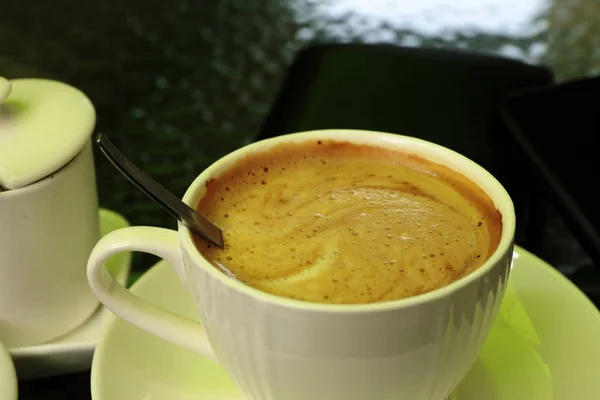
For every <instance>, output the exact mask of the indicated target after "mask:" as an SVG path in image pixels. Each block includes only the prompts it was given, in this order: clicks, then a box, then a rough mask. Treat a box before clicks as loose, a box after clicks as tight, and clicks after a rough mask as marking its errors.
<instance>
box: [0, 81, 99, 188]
mask: <svg viewBox="0 0 600 400" xmlns="http://www.w3.org/2000/svg"><path fill="white" fill-rule="evenodd" d="M8 82H9V83H10V85H7V84H6V83H7V80H6V79H0V103H1V102H4V104H5V105H6V108H5V110H4V111H5V112H3V113H2V115H0V125H1V128H2V130H1V132H2V135H0V186H4V187H5V188H8V189H17V188H22V187H25V186H27V185H30V184H32V183H33V182H36V181H38V180H40V179H42V178H44V177H46V176H48V175H50V174H51V173H53V172H55V171H57V170H58V169H60V168H61V167H62V166H64V165H66V164H67V163H68V162H69V161H71V160H72V159H73V158H74V157H75V156H76V155H77V154H78V153H79V152H80V151H81V149H83V147H84V146H85V144H86V142H87V141H88V140H89V138H90V135H91V133H92V129H93V128H94V124H95V123H96V112H95V110H94V106H93V105H92V103H91V102H90V100H89V99H88V98H87V97H86V96H85V95H84V94H83V93H82V92H80V91H79V90H78V89H76V88H74V87H72V86H69V85H67V84H65V83H62V82H56V81H51V80H47V79H13V80H10V81H8Z"/></svg>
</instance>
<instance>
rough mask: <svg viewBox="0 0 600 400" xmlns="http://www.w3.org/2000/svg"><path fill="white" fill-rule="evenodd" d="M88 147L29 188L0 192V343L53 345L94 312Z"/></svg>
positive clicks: (93, 198) (94, 236) (94, 211)
mask: <svg viewBox="0 0 600 400" xmlns="http://www.w3.org/2000/svg"><path fill="white" fill-rule="evenodd" d="M99 235H100V233H99V227H98V200H97V195H96V180H95V173H94V163H93V156H92V147H91V143H90V142H89V141H88V143H87V144H86V145H85V146H84V148H83V149H82V150H81V151H80V152H79V154H78V155H77V156H76V157H75V158H74V159H73V160H71V161H70V162H69V163H68V164H67V165H65V166H64V167H62V168H61V169H60V170H58V171H57V172H55V173H53V174H51V175H49V176H47V177H45V178H44V179H42V180H39V181H37V182H35V183H33V184H31V185H28V186H24V187H22V188H18V189H12V190H6V191H3V192H0V341H1V342H3V343H4V345H5V346H7V347H8V348H12V347H18V346H26V345H33V344H38V343H41V342H45V341H48V340H51V339H54V338H56V337H58V336H61V335H62V334H64V333H66V332H68V331H70V330H72V329H73V328H75V327H76V326H78V325H79V324H81V323H82V322H83V321H84V320H85V319H86V318H87V317H88V316H90V315H91V313H92V312H93V311H94V309H95V308H96V307H97V306H98V300H97V299H96V298H95V297H94V295H93V294H92V292H91V291H90V289H89V285H88V283H87V279H86V274H85V265H86V262H87V259H88V257H89V254H90V252H91V250H92V248H93V247H94V245H95V244H96V242H97V241H98V238H99Z"/></svg>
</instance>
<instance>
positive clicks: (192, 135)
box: [0, 0, 600, 400]
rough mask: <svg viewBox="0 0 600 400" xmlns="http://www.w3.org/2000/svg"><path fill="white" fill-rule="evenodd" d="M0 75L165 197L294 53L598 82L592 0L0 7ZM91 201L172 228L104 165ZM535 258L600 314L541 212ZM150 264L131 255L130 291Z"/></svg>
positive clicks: (595, 281) (216, 147)
mask: <svg viewBox="0 0 600 400" xmlns="http://www.w3.org/2000/svg"><path fill="white" fill-rule="evenodd" d="M0 7H1V8H2V11H0V49H1V51H0V73H1V74H2V75H4V76H6V77H8V78H17V77H44V78H50V79H57V80H61V81H65V82H68V83H70V84H72V85H75V86H77V87H79V88H80V89H82V90H83V91H84V92H85V93H87V94H88V95H89V97H90V98H91V100H92V101H93V103H94V104H95V106H96V109H97V112H98V121H97V130H98V131H102V132H105V133H107V134H108V135H110V137H111V139H112V140H113V141H114V143H115V144H116V145H117V146H118V147H119V148H120V149H121V150H122V151H123V152H124V153H125V154H127V156H129V157H130V158H131V160H132V161H133V162H135V163H137V164H138V165H140V166H142V167H143V169H145V170H146V171H147V172H148V173H150V174H151V175H152V176H153V177H155V178H156V179H157V180H158V181H160V182H162V183H163V184H164V185H165V186H166V187H168V188H169V189H171V190H173V191H174V192H175V193H176V194H180V195H181V194H183V192H184V191H185V189H186V188H187V186H188V184H189V183H190V182H191V181H192V179H193V178H194V177H195V176H196V175H197V174H198V172H199V171H201V170H202V169H203V168H205V167H206V166H208V165H209V164H210V163H211V162H213V161H214V160H216V159H217V158H219V157H220V156H222V155H224V154H226V153H228V152H230V151H231V150H233V149H235V148H238V147H240V146H242V145H244V144H247V143H249V142H251V141H252V139H253V137H254V136H255V133H256V132H258V129H259V127H260V124H261V121H262V120H263V118H264V116H265V115H266V113H267V111H268V109H269V106H270V104H271V102H272V100H273V98H274V96H275V94H276V91H277V89H278V87H279V84H280V82H281V81H282V79H283V74H284V72H285V69H286V67H287V66H288V65H289V64H290V62H291V61H292V59H293V57H294V55H295V53H296V52H297V50H298V49H300V48H301V47H303V46H306V45H307V44H310V43H322V42H349V41H350V42H363V43H364V42H367V43H368V42H378V43H381V42H385V43H395V44H399V45H405V46H428V47H449V48H464V49H469V50H473V51H479V52H484V53H493V54H501V55H506V56H510V57H516V58H521V59H523V60H526V61H529V62H533V63H541V64H544V65H548V66H550V67H551V68H552V69H553V70H554V72H555V74H556V77H557V79H558V80H565V79H570V78H575V77H580V76H585V75H588V74H593V73H597V72H599V71H600V51H598V48H600V19H598V18H597V16H598V15H600V3H599V2H597V1H595V0H577V1H566V0H522V1H516V0H510V1H508V0H507V1H502V2H500V1H494V0H481V1H475V0H469V1H463V2H460V4H459V5H457V3H456V2H452V1H449V0H423V1H421V2H394V1H386V0H371V1H369V2H361V1H357V0H324V1H320V2H317V1H308V0H307V1H300V2H299V1H279V0H257V1H235V0H219V1H212V2H209V1H205V2H193V1H191V0H175V1H169V2H164V1H158V0H147V1H141V0H130V1H126V2H121V1H117V0H108V1H104V2H91V3H89V4H88V3H86V7H81V3H80V2H78V1H75V0H56V1H53V2H45V1H42V0H30V1H29V2H28V7H23V6H22V5H21V4H20V2H19V1H17V0H7V1H3V2H2V5H1V6H0ZM96 168H97V178H98V188H99V196H100V202H101V204H102V205H103V206H105V207H108V208H111V209H113V210H116V211H118V212H120V213H122V214H123V215H125V216H126V217H127V218H128V219H129V220H130V221H131V223H132V224H135V225H156V226H165V227H173V226H174V221H173V220H172V219H171V218H170V217H169V216H168V215H166V214H165V213H163V212H162V210H160V209H159V208H158V207H157V206H156V205H155V204H153V203H152V202H150V201H149V200H148V199H147V198H145V197H144V196H143V195H142V194H141V193H140V192H138V191H137V190H136V189H134V188H133V187H132V186H131V185H130V184H129V183H128V182H127V181H126V180H125V179H124V178H123V177H121V176H120V175H119V174H118V172H117V171H116V170H114V169H113V167H112V166H110V165H109V164H108V163H107V162H106V161H105V160H104V159H103V158H102V157H99V156H98V155H97V157H96ZM547 211H548V217H549V223H548V227H547V229H546V232H545V238H544V239H545V241H544V247H543V248H542V249H540V251H538V255H540V256H541V257H542V258H545V259H546V260H547V261H549V262H550V263H552V264H553V265H555V266H556V267H557V268H558V269H559V270H561V271H562V272H563V273H564V274H566V275H567V276H568V277H569V278H570V279H571V280H573V281H574V282H575V283H576V284H577V285H578V286H579V287H581V288H582V289H583V290H584V291H585V292H586V294H588V295H589V296H590V297H591V298H592V299H593V300H594V301H595V302H596V304H597V305H600V274H599V272H598V268H596V267H595V266H593V265H592V263H591V261H590V259H589V258H588V257H587V255H586V254H585V253H584V252H583V250H582V249H581V247H580V246H579V244H578V243H577V242H576V241H575V240H574V238H573V237H572V235H571V234H570V232H569V231H568V230H567V228H566V227H565V225H564V223H563V221H562V220H561V219H560V218H559V217H558V215H557V214H556V212H555V211H554V210H553V209H552V208H549V209H548V210H547ZM155 261H156V259H155V258H153V257H151V256H136V257H135V259H134V270H133V274H132V280H135V279H137V277H139V275H140V274H141V273H143V271H145V270H146V269H147V268H148V267H149V266H150V265H151V264H152V263H153V262H155ZM19 390H20V399H25V400H27V399H34V398H35V399H37V398H42V397H41V396H42V394H43V398H45V399H55V398H56V399H86V398H90V394H89V373H81V374H75V375H71V376H65V377H59V378H52V379H45V380H37V381H31V382H23V383H21V384H20V386H19Z"/></svg>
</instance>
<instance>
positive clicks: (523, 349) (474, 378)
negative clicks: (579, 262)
mask: <svg viewBox="0 0 600 400" xmlns="http://www.w3.org/2000/svg"><path fill="white" fill-rule="evenodd" d="M131 290H132V291H133V292H134V293H136V294H137V295H138V296H140V297H142V298H144V299H146V300H148V301H150V302H152V303H155V304H158V305H160V306H162V307H164V308H165V309H168V310H171V311H173V312H175V313H177V314H180V315H182V316H186V317H188V318H192V319H197V318H196V316H195V311H194V306H193V304H192V301H191V299H190V298H189V296H188V295H187V294H186V293H185V291H184V290H183V289H182V286H181V284H180V283H179V281H178V280H177V277H176V275H175V273H174V272H173V271H172V270H171V268H170V267H169V266H168V265H166V264H165V263H164V262H160V263H158V264H157V265H156V266H155V267H153V268H152V269H151V270H150V271H148V272H147V273H146V274H144V276H142V278H140V280H139V281H138V282H136V284H135V285H134V286H133V287H132V289H131ZM599 367H600V312H598V310H597V308H596V307H595V306H594V305H593V304H592V303H591V302H590V301H589V300H588V299H587V297H586V296H585V295H584V294H583V293H581V292H580V291H579V289H577V287H576V286H575V285H573V284H572V283H571V282H569V281H568V280H567V279H566V278H564V277H563V276H562V275H561V274H560V273H559V272H558V271H556V270H555V269H554V268H553V267H551V266H550V265H548V264H547V263H545V262H544V261H542V260H540V259H539V258H537V257H535V256H534V255H532V254H530V253H529V252H527V251H525V250H523V249H521V248H516V249H515V257H514V265H513V268H512V271H511V278H510V282H509V287H508V289H507V293H506V296H505V299H504V302H503V303H502V307H501V309H500V314H499V316H498V318H497V320H496V323H495V325H494V327H493V328H492V331H491V333H490V335H489V337H488V339H487V341H486V343H485V345H484V347H483V349H482V351H481V353H480V355H479V357H478V359H477V361H476V362H475V364H474V365H473V367H472V368H471V370H470V371H469V373H468V375H467V376H466V377H465V379H464V380H463V382H462V383H461V384H460V385H459V386H458V387H457V388H456V390H455V391H454V393H453V394H452V396H451V400H597V399H599V398H600V397H599V394H600V368H599ZM91 385H92V398H93V399H94V400H121V399H123V400H125V399H127V400H142V399H178V400H192V399H194V400H197V399H207V400H208V399H210V400H243V399H244V397H243V396H242V395H241V394H240V392H239V391H238V390H237V389H236V388H235V387H234V386H233V384H232V383H231V381H230V380H229V378H228V377H227V375H226V374H225V372H224V371H223V369H222V368H221V367H220V366H219V365H217V364H215V363H213V362H211V361H208V360H204V359H203V358H201V357H199V356H196V355H194V354H193V353H190V352H188V351H187V350H184V349H182V348H179V347H177V346H175V345H172V344H169V343H167V342H165V341H162V340H161V339H158V338H156V337H154V336H152V335H150V334H149V333H146V332H144V331H142V330H140V329H138V328H136V327H134V326H132V325H130V324H129V323H127V322H125V321H123V320H121V319H119V318H117V317H115V316H111V319H110V321H109V323H108V325H107V330H106V332H105V336H104V338H103V339H102V340H101V341H100V343H99V344H98V347H97V349H96V353H95V355H94V360H93V364H92V382H91ZM399 396H400V398H401V394H399ZM374 400H376V399H374Z"/></svg>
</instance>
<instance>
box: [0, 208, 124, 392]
mask: <svg viewBox="0 0 600 400" xmlns="http://www.w3.org/2000/svg"><path fill="white" fill-rule="evenodd" d="M99 219H100V234H101V235H102V236H104V235H106V234H107V233H108V232H112V231H114V230H116V229H120V228H124V227H126V226H129V223H128V222H127V221H126V220H125V218H123V217H122V216H121V215H119V214H117V213H115V212H113V211H109V210H104V209H100V215H99ZM130 266H131V254H130V253H123V254H121V255H120V256H119V257H114V258H112V259H110V260H109V261H108V263H107V268H108V269H109V271H110V274H111V276H113V277H114V278H115V280H116V281H117V282H119V284H121V285H125V283H126V282H127V277H128V276H129V270H130ZM109 315H111V313H110V311H108V310H107V309H106V308H105V307H102V306H99V307H98V309H97V310H96V311H95V312H94V313H93V314H92V316H91V317H90V318H88V319H87V320H86V321H85V322H84V323H83V324H82V325H80V326H78V327H77V328H76V329H75V330H73V331H71V332H69V333H67V334H65V335H63V336H61V337H59V338H57V339H54V340H52V341H50V342H47V343H43V344H38V345H34V346H23V347H15V348H11V349H9V353H10V355H11V357H12V359H13V362H14V364H15V368H16V370H17V374H18V376H19V380H26V379H36V378H42V377H48V376H55V375H64V374H69V373H74V372H80V371H85V370H88V369H89V368H90V366H91V364H92V356H93V354H94V349H95V347H96V343H97V342H98V340H99V339H100V337H101V335H102V332H103V328H104V324H105V322H106V320H107V317H108V316H109ZM0 399H2V397H0Z"/></svg>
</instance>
